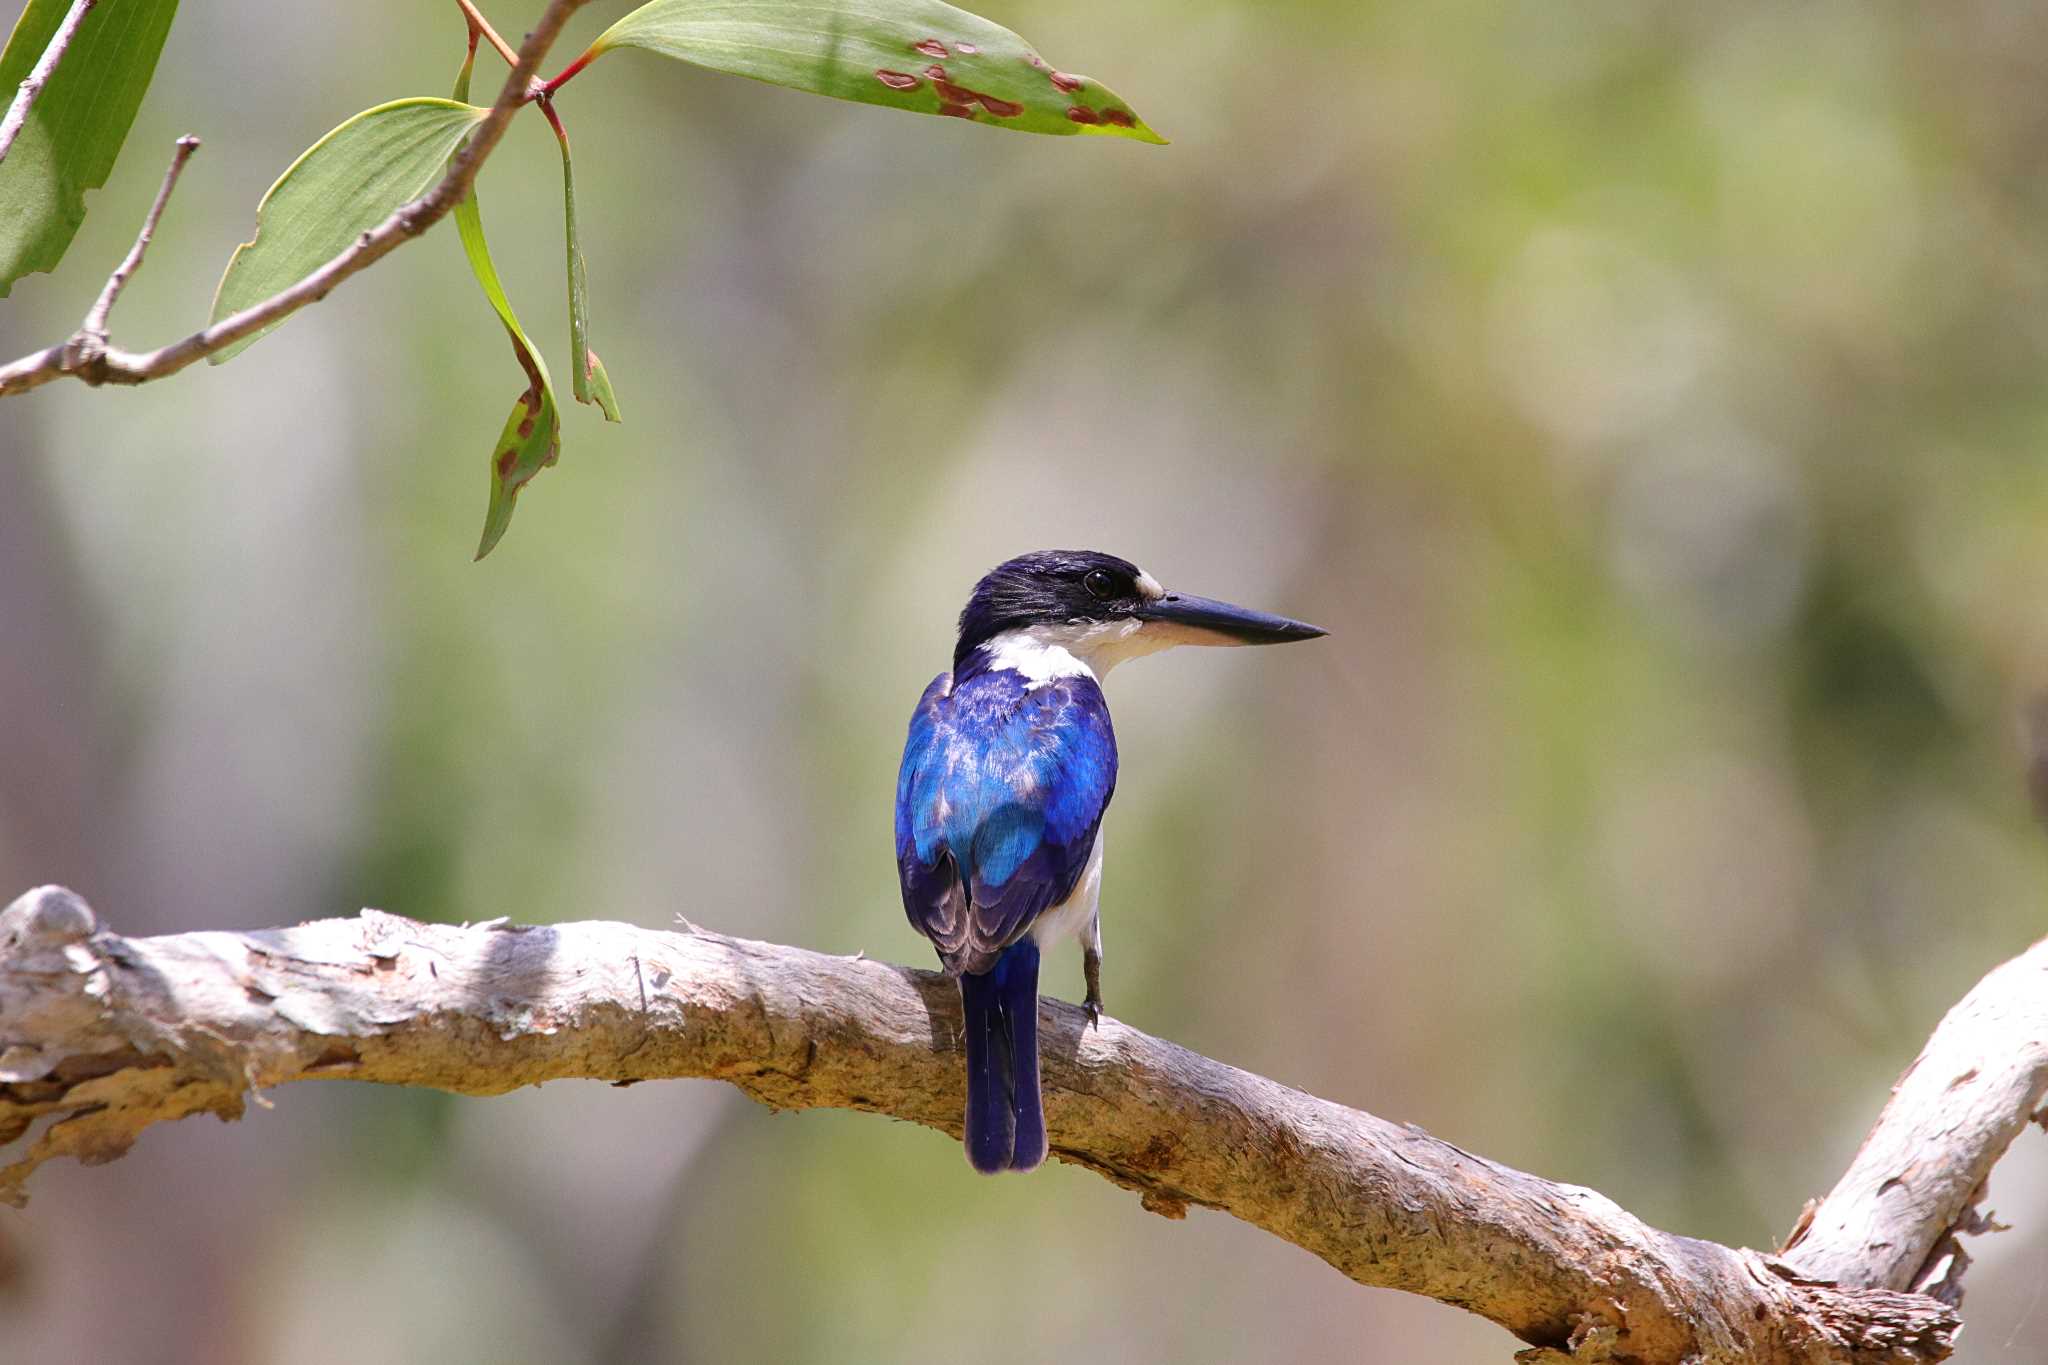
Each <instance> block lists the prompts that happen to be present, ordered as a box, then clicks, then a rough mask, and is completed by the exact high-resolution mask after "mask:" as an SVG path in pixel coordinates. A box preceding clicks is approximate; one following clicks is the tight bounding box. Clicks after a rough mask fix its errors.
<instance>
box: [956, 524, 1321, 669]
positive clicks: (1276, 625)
mask: <svg viewBox="0 0 2048 1365" xmlns="http://www.w3.org/2000/svg"><path fill="white" fill-rule="evenodd" d="M1327 633H1328V632H1327V631H1324V630H1323V629H1321V628H1320V627H1317V626H1311V625H1308V624H1307V623H1305V622H1302V621H1290V620H1288V619H1287V618H1286V617H1284V616H1272V615H1269V614H1267V613H1266V612H1263V611H1252V610H1250V609H1249V608H1246V607H1236V606H1232V605H1231V604H1230V603H1228V602H1218V601H1216V600H1214V599H1213V598H1208V597H1196V596H1194V595H1193V594H1191V593H1182V592H1172V591H1169V590H1167V589H1166V588H1164V587H1162V586H1160V583H1159V580H1158V579H1156V578H1154V577H1153V576H1152V575H1151V574H1148V573H1146V572H1145V571H1144V570H1143V569H1141V568H1139V567H1138V566H1137V565H1135V564H1133V563H1131V562H1130V561H1129V560H1127V559H1119V558H1117V557H1116V556H1115V555H1110V554H1103V553H1102V552H1101V551H1099V550H1037V551H1034V552H1032V553H1031V554H1028V555H1019V556H1017V557H1016V558H1015V559H1012V560H1008V561H1006V562H1005V563H1002V564H998V565H997V566H996V567H995V568H993V569H991V570H989V572H988V574H987V575H986V576H985V577H983V578H982V580H981V582H979V583H977V584H975V587H974V595H973V596H971V597H969V598H968V599H967V606H966V608H965V609H964V610H962V611H961V613H960V641H959V644H958V645H957V646H955V648H954V650H953V668H954V671H955V672H958V671H959V669H960V668H961V666H962V665H963V664H964V663H966V662H968V661H969V660H970V659H971V658H972V657H973V656H974V654H975V652H976V651H977V650H981V651H985V652H986V654H987V655H988V664H989V666H991V667H999V668H1015V669H1017V670H1018V671H1019V672H1022V673H1025V674H1027V675H1029V676H1032V677H1050V676H1055V675H1057V674H1060V673H1065V672H1074V671H1078V670H1076V669H1075V668H1074V667H1073V664H1074V663H1075V662H1078V663H1079V664H1080V665H1081V666H1082V667H1083V668H1085V669H1087V670H1088V671H1089V672H1092V673H1095V674H1097V675H1101V674H1104V673H1107V672H1108V671H1109V670H1110V669H1111V668H1113V667H1114V666H1116V665H1117V664H1119V663H1121V662H1122V661H1123V660H1125V659H1131V658H1136V657H1137V656H1139V655H1141V654H1151V653H1155V652H1157V651H1159V650H1162V649H1170V648H1172V647H1173V646H1174V645H1278V644H1286V643H1287V642H1289V641H1291V640H1313V639H1315V638H1316V637H1317V636H1319V635H1325V634H1327Z"/></svg>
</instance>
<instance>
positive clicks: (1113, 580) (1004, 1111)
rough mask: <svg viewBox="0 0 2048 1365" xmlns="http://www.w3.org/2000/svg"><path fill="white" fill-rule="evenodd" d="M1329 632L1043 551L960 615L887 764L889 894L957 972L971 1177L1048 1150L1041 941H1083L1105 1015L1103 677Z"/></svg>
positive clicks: (1106, 752) (1105, 558)
mask: <svg viewBox="0 0 2048 1365" xmlns="http://www.w3.org/2000/svg"><path fill="white" fill-rule="evenodd" d="M1325 633H1326V632H1324V631H1322V630H1320V629H1318V628H1317V627H1315V626H1311V625H1306V624H1304V623H1303V622H1300V621H1290V620H1288V619H1287V618H1285V617H1282V616H1268V615H1267V614H1266V613H1264V612H1259V611H1250V610H1247V609H1246V608H1244V607H1234V606H1231V605H1230V604H1229V603H1227V602H1216V601H1212V600H1210V599H1209V598H1206V597H1194V596H1190V595H1188V594H1186V593H1178V592H1168V591H1167V590H1166V589H1164V588H1162V587H1161V586H1159V581H1158V580H1157V579H1155V578H1153V577H1152V575H1151V574H1148V573H1146V572H1144V571H1143V570H1142V569H1140V568H1139V567H1138V566H1137V565H1135V564H1132V563H1131V562H1130V561H1128V560H1123V559H1118V558H1117V557H1116V556H1115V555H1107V554H1102V553H1099V552H1097V551H1093V550H1041V551H1038V552H1036V553H1034V554H1027V555H1020V556H1018V557H1017V558H1015V559H1012V560H1010V561H1009V562H1007V563H1004V564H999V565H997V566H996V567H995V568H994V569H993V570H991V571H990V572H989V574H988V576H987V577H985V578H983V579H982V580H981V582H980V583H978V584H976V585H975V588H974V594H973V596H971V597H970V598H968V600H967V606H966V608H965V610H963V611H962V612H961V613H960V638H959V642H958V643H957V644H956V645H955V646H954V648H953V667H952V669H951V671H949V672H946V673H941V674H940V675H939V676H938V677H936V678H934V679H932V684H931V686H930V687H927V688H926V689H925V691H924V696H923V697H922V698H921V699H919V701H918V703H917V710H916V711H915V712H913V713H912V715H911V717H910V734H909V737H908V739H907V740H906V741H905V742H904V745H903V767H902V769H901V771H900V773H899V775H898V777H897V779H896V867H897V872H898V875H899V877H900V878H901V880H902V884H903V908H904V910H905V912H906V913H908V915H909V916H910V922H911V924H912V925H913V926H914V927H915V928H916V929H917V930H918V932H920V933H922V934H923V935H924V936H925V937H926V938H928V939H930V940H931V941H932V945H933V946H934V947H935V948H937V949H938V951H939V961H940V962H941V963H942V964H944V966H945V970H946V974H947V975H948V976H951V977H956V978H958V980H959V982H960V1004H961V1012H962V1014H963V1015H964V1017H965V1023H966V1052H967V1116H966V1133H965V1141H966V1146H967V1159H968V1161H969V1162H970V1163H972V1165H973V1166H974V1169H975V1170H977V1171H981V1172H983V1173H985V1174H994V1173H995V1172H998V1171H1005V1170H1011V1171H1029V1170H1032V1169H1034V1168H1036V1167H1037V1166H1038V1164H1039V1163H1040V1162H1042V1161H1044V1160H1045V1152H1046V1142H1045V1115H1044V1112H1043V1110H1042V1108H1041V1105H1040V1100H1039V1089H1038V960H1039V953H1040V952H1041V951H1042V950H1044V949H1047V948H1050V947H1052V946H1053V945H1055V944H1057V943H1059V942H1060V941H1061V940H1063V939H1066V938H1069V937H1076V936H1078V937H1079V938H1080V940H1081V966H1082V973H1083V975H1084V977H1085V978H1086V980H1087V985H1088V998H1087V1003H1086V1008H1087V1010H1088V1017H1089V1020H1090V1022H1091V1023H1093V1022H1096V1021H1098V1020H1099V1019H1100V1018H1101V1015H1102V928H1101V922H1100V919H1099V917H1098V915H1097V913H1096V899H1097V896H1098V894H1099V893H1100V891H1101V889H1102V814H1103V812H1104V811H1105V810H1107V809H1108V808H1109V798H1110V797H1111V795H1112V794H1114V793H1115V791H1116V734H1115V732H1114V731H1113V730H1111V728H1110V724H1109V703H1108V702H1107V701H1105V700H1104V699H1103V696H1102V688H1101V685H1100V682H1101V678H1102V676H1103V675H1104V674H1106V673H1108V672H1109V670H1110V669H1111V668H1113V667H1114V666H1115V665H1117V664H1119V663H1121V662H1123V661H1124V660H1125V659H1134V658H1137V657H1138V656H1139V655H1141V654H1151V653H1155V652H1157V651H1158V650H1162V649H1168V648H1171V647H1172V646H1174V645H1271V644H1282V643H1285V642H1287V641H1289V640H1312V639H1314V638H1315V637H1316V636H1318V635H1322V634H1325Z"/></svg>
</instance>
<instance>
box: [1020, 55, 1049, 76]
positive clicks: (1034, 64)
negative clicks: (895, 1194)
mask: <svg viewBox="0 0 2048 1365" xmlns="http://www.w3.org/2000/svg"><path fill="white" fill-rule="evenodd" d="M1024 65H1026V66H1028V67H1030V68H1031V69H1032V70H1033V71H1043V70H1045V58H1043V57H1041V56H1039V55H1038V54H1037V53H1036V52H1027V53H1025V54H1024Z"/></svg>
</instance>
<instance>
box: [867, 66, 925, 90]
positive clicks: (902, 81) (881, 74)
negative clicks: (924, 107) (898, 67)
mask: <svg viewBox="0 0 2048 1365" xmlns="http://www.w3.org/2000/svg"><path fill="white" fill-rule="evenodd" d="M875 79H876V80H878V81H880V82H881V83H882V84H884V85H886V86H888V87H889V88H890V89H891V90H915V89H917V86H918V80H917V77H915V76H913V75H911V74H910V73H909V72H908V71H889V70H886V69H884V68H881V67H877V68H876V69H875Z"/></svg>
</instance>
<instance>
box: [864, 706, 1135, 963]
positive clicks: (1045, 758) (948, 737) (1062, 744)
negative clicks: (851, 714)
mask: <svg viewBox="0 0 2048 1365" xmlns="http://www.w3.org/2000/svg"><path fill="white" fill-rule="evenodd" d="M950 682H951V675H949V674H943V673H942V674H940V675H939V676H938V677H937V678H936V679H934V680H933V682H932V685H931V686H930V687H928V688H926V689H925V694H924V697H923V699H922V700H920V701H919V702H918V704H917V710H916V712H915V713H913V714H912V716H911V718H910V735H909V738H908V739H907V740H906V741H905V743H904V746H903V767H902V770H901V772H900V773H899V775H898V777H897V781H896V866H897V871H898V873H899V875H900V877H901V880H902V884H903V909H904V911H905V913H907V914H908V915H909V916H910V922H911V924H913V925H915V926H916V928H917V929H918V931H919V932H920V933H922V934H923V935H924V936H925V937H926V938H929V939H930V940H931V941H932V944H933V946H934V947H936V948H937V949H938V950H939V957H940V959H941V960H942V961H943V962H944V963H945V964H946V969H947V970H948V971H950V972H954V973H959V972H970V973H972V972H983V971H987V970H988V969H989V967H990V965H991V964H992V963H993V962H994V961H995V958H996V954H998V953H999V952H1001V951H1002V949H1003V948H1004V947H1005V946H1007V945H1009V944H1010V943H1013V942H1015V941H1016V940H1017V939H1018V938H1020V937H1022V936H1023V934H1024V933H1025V932H1026V931H1027V930H1028V929H1029V928H1030V927H1031V922H1032V921H1033V920H1034V919H1036V918H1037V917H1038V915H1039V913H1040V912H1041V911H1044V910H1046V909H1048V908H1050V907H1053V906H1057V905H1060V904H1062V903H1063V902H1065V900H1066V899H1067V897H1069V896H1070V895H1072V894H1073V891H1074V884H1075V883H1076V882H1078V881H1079V880H1080V878H1081V873H1082V871H1083V870H1084V869H1085V868H1086V867H1087V865H1088V855H1089V852H1090V851H1091V850H1092V849H1093V847H1094V845H1095V832H1096V829H1097V827H1098V826H1100V825H1101V823H1102V813H1103V811H1104V810H1106V809H1107V808H1108V806H1109V799H1110V797H1111V795H1112V794H1114V792H1115V791H1116V735H1115V733H1114V732H1113V731H1112V730H1111V729H1110V724H1109V704H1108V703H1107V702H1106V701H1105V700H1104V699H1103V696H1102V689H1101V688H1100V687H1099V686H1097V685H1096V682H1095V680H1094V679H1093V678H1091V677H1069V678H1055V679H1053V680H1052V681H1050V682H1046V683H1041V684H1040V685H1038V686H1036V687H1029V686H1027V685H1026V683H1025V681H1024V679H1023V678H1021V677H1020V676H1018V675H1017V674H1015V673H1012V672H1009V671H1007V670H1002V671H997V672H991V673H977V674H974V675H972V676H971V677H969V678H967V679H966V680H964V681H962V682H961V683H960V684H959V685H958V686H957V687H950V688H949V684H950Z"/></svg>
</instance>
